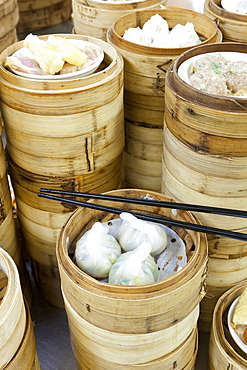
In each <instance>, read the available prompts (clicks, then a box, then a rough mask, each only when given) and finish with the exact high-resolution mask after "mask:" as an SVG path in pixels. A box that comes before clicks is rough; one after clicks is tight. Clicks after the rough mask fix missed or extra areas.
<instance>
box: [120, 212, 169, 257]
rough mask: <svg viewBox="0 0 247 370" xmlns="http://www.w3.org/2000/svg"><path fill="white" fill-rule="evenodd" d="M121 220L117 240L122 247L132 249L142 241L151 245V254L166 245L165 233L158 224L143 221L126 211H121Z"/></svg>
mask: <svg viewBox="0 0 247 370" xmlns="http://www.w3.org/2000/svg"><path fill="white" fill-rule="evenodd" d="M120 218H121V219H122V220H123V222H122V224H121V225H120V227H119V230H118V235H117V240H118V242H119V244H120V245H121V247H122V249H123V250H124V251H125V252H126V251H132V250H134V249H136V248H137V247H138V246H139V245H140V244H142V243H143V242H147V243H149V244H150V245H151V248H152V250H151V255H154V256H155V255H157V254H159V253H161V252H162V251H163V250H164V249H165V247H166V246H167V234H166V232H165V230H164V229H163V228H162V227H161V226H160V225H158V224H155V223H153V222H148V221H143V220H140V219H138V218H137V217H135V216H134V215H132V214H131V213H128V212H122V213H121V214H120Z"/></svg>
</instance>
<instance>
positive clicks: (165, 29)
mask: <svg viewBox="0 0 247 370" xmlns="http://www.w3.org/2000/svg"><path fill="white" fill-rule="evenodd" d="M142 31H143V32H144V33H145V34H146V35H150V36H151V38H152V40H154V39H155V38H156V37H158V36H160V37H165V36H166V35H168V34H169V26H168V23H167V21H166V19H164V18H162V17H161V16H160V15H159V14H155V15H153V16H152V17H151V18H150V19H149V20H147V22H146V23H144V25H143V27H142Z"/></svg>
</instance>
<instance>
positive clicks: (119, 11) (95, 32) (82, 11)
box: [72, 0, 167, 41]
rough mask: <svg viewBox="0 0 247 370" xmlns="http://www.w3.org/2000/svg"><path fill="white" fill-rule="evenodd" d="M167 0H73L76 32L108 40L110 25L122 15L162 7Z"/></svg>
mask: <svg viewBox="0 0 247 370" xmlns="http://www.w3.org/2000/svg"><path fill="white" fill-rule="evenodd" d="M166 1H167V0H140V1H129V0H128V1H126V0H124V1H114V0H113V1H105V0H89V1H87V0H72V12H73V13H72V16H73V24H74V32H75V33H77V34H80V35H88V36H93V37H97V38H100V39H102V40H105V41H106V32H107V30H108V28H109V27H111V25H112V24H113V23H114V22H115V21H116V20H117V19H118V18H120V17H121V16H123V15H124V14H126V13H132V12H134V11H136V10H139V11H142V10H145V9H161V8H164V5H165V3H166Z"/></svg>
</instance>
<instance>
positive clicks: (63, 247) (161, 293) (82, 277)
mask: <svg viewBox="0 0 247 370" xmlns="http://www.w3.org/2000/svg"><path fill="white" fill-rule="evenodd" d="M107 194H112V195H120V196H129V197H140V196H143V195H145V194H146V193H145V191H144V190H138V189H132V190H131V189H120V190H115V191H112V192H108V193H107ZM148 194H149V195H150V196H151V197H154V199H159V200H162V199H163V200H165V199H166V200H167V198H166V197H164V196H163V195H161V194H158V193H154V192H148ZM92 202H93V203H95V202H96V203H98V201H92ZM108 203H109V202H107V203H106V204H108ZM109 205H111V206H112V202H110V203H109ZM174 206H175V205H174ZM118 208H121V209H125V211H128V210H132V211H144V209H145V212H150V213H151V214H156V213H158V214H160V215H161V214H164V215H166V216H168V217H169V216H171V217H175V218H176V217H178V218H179V219H181V220H184V219H187V220H189V219H190V220H191V221H192V222H193V218H192V219H191V214H190V213H188V212H182V213H181V212H180V211H178V210H177V212H178V213H177V216H174V215H173V216H172V214H173V213H172V212H171V213H170V211H167V210H165V209H159V210H157V209H154V208H152V207H151V208H150V210H149V211H147V209H146V208H147V207H145V206H141V205H138V206H137V205H135V206H133V205H132V206H131V205H130V204H126V203H123V204H122V203H120V204H119V203H118ZM175 214H176V212H175ZM114 217H115V216H114V215H111V214H107V213H102V212H99V211H96V210H91V209H86V208H79V209H78V210H76V211H75V212H74V213H73V214H72V216H71V217H70V218H69V219H68V221H67V222H66V223H65V225H64V226H63V228H62V229H61V233H60V235H59V238H58V241H57V258H58V266H59V272H60V276H61V286H62V292H63V297H64V302H65V309H66V312H67V316H68V320H69V327H70V332H71V339H72V347H73V350H74V353H75V356H76V359H77V362H78V366H79V368H82V369H84V368H86V366H89V367H90V366H91V365H90V364H91V361H92V359H93V361H94V364H96V366H97V368H99V369H107V368H108V369H125V368H126V369H127V368H135V367H137V368H139V367H143V368H146V369H161V368H162V366H163V368H166V369H172V366H174V363H176V366H177V367H178V368H181V369H182V368H188V369H189V368H190V367H189V366H192V367H193V366H194V363H195V333H196V330H197V329H196V327H197V324H196V322H197V314H198V304H199V302H200V301H201V299H202V297H203V296H204V288H203V281H204V278H205V273H206V267H207V246H206V244H205V242H206V239H205V235H204V234H198V233H196V234H197V236H196V235H195V234H194V233H191V232H189V231H188V230H187V231H185V230H177V229H176V231H177V232H178V233H179V234H180V232H181V234H180V236H181V237H182V239H184V240H186V249H187V255H188V264H187V265H186V266H185V267H184V268H183V269H181V270H180V271H179V272H178V273H177V274H175V275H173V276H171V277H170V278H168V279H166V280H163V281H160V282H158V283H154V284H149V285H143V286H136V287H127V286H117V285H111V284H107V283H102V282H100V281H97V280H96V279H93V278H92V277H90V276H89V275H87V274H85V273H84V272H83V271H81V270H80V269H79V268H78V267H77V266H76V265H75V264H74V262H73V261H72V258H73V248H74V246H75V241H76V240H77V239H78V238H79V237H80V235H81V234H82V233H83V232H85V231H86V230H88V229H89V228H91V226H92V225H93V224H94V222H96V221H98V220H100V221H101V222H105V221H107V220H111V219H112V218H114ZM187 217H188V218H187ZM82 220H83V222H82ZM194 222H195V219H194ZM193 234H194V235H193ZM198 243H199V244H198ZM199 245H200V247H199ZM194 248H195V249H194ZM199 250H200V252H199ZM193 260H194V262H193ZM196 261H197V262H196ZM194 263H195V265H194ZM192 275H194V276H192ZM199 281H200V282H199ZM192 296H193V298H192ZM192 302H193V305H192V304H191V303H192ZM175 307H176V309H175ZM174 313H176V318H175V319H174ZM189 317H190V318H189ZM187 320H188V321H189V322H190V323H191V325H192V326H190V325H188V324H186V322H187ZM176 325H179V326H180V327H181V329H179V330H176ZM178 332H179V335H178ZM180 336H182V338H181V340H180V339H179V337H180ZM167 338H172V339H171V341H169V340H168V341H167ZM192 338H194V339H192ZM164 339H165V341H166V343H167V342H169V344H168V343H167V344H166V345H165V343H164V345H162V343H161V342H162V341H163V340H164ZM191 340H192V343H191ZM151 343H153V344H151ZM120 344H121V346H123V347H121V348H122V349H123V348H124V351H122V350H120V349H119V345H120ZM187 345H188V346H189V347H188V346H187ZM145 346H147V347H146V348H145ZM185 347H186V348H187V351H188V352H187V354H185V352H184V349H185ZM119 350H120V352H119ZM126 353H127V354H128V355H127V356H126ZM171 360H173V361H171Z"/></svg>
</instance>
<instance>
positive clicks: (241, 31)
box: [204, 0, 247, 42]
mask: <svg viewBox="0 0 247 370" xmlns="http://www.w3.org/2000/svg"><path fill="white" fill-rule="evenodd" d="M204 14H205V15H207V16H208V17H210V18H212V19H217V21H218V25H219V29H220V30H221V32H222V35H223V41H224V42H246V37H247V27H246V21H247V15H244V14H238V13H232V12H229V11H227V10H225V9H224V8H222V6H221V0H206V1H205V4H204Z"/></svg>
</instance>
